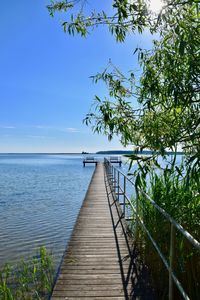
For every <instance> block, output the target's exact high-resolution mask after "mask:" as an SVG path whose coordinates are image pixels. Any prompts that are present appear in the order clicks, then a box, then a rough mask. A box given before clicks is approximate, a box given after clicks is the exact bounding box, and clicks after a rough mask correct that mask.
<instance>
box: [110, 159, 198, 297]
mask: <svg viewBox="0 0 200 300" xmlns="http://www.w3.org/2000/svg"><path fill="white" fill-rule="evenodd" d="M104 165H105V170H106V175H107V178H108V182H109V186H110V188H111V191H112V192H113V194H114V197H115V199H117V200H118V201H119V195H123V202H122V203H120V204H121V205H123V209H122V211H123V215H122V216H123V217H124V218H125V219H126V220H130V218H129V216H127V215H126V206H127V205H128V206H129V207H130V208H131V210H132V211H133V212H134V213H135V214H136V221H137V222H138V221H139V223H140V225H141V226H142V227H143V229H144V230H145V232H146V234H147V236H148V237H149V239H150V241H151V242H152V244H153V246H154V248H155V249H156V251H157V252H158V254H159V256H160V258H161V260H162V261H163V263H164V265H165V267H166V269H167V270H168V273H169V300H172V299H173V282H174V283H175V284H176V286H177V288H178V289H179V291H180V293H181V294H182V296H183V298H184V299H186V300H190V298H189V296H188V295H187V294H186V292H185V291H184V289H183V287H182V285H181V283H180V281H179V280H178V278H177V277H176V275H175V273H174V272H173V263H174V244H175V230H174V229H175V228H176V229H177V230H178V231H179V232H180V233H181V234H182V235H183V236H184V237H185V238H186V239H187V240H188V241H189V242H190V243H191V244H192V245H193V246H194V247H195V248H196V249H197V250H199V251H200V243H199V242H198V241H197V240H196V239H195V238H194V237H193V236H192V235H191V234H190V233H189V232H188V231H187V230H185V229H184V228H183V227H182V226H181V225H180V224H179V223H177V222H176V221H175V220H174V219H173V218H172V217H171V216H170V215H169V214H168V213H167V212H166V211H165V210H164V209H162V208H161V207H160V206H159V205H157V204H156V202H155V201H153V200H152V199H151V198H150V197H149V196H148V195H147V194H146V193H145V192H144V191H142V190H141V189H137V191H138V192H140V193H142V194H143V196H145V199H147V200H148V201H149V202H150V203H151V204H152V205H153V206H154V207H155V208H156V210H158V211H159V212H160V213H161V214H162V216H164V218H165V219H166V220H167V221H169V222H170V224H171V228H170V254H169V263H168V262H167V260H166V259H165V257H164V255H163V254H162V252H161V250H160V249H159V246H158V245H157V243H156V241H155V240H154V238H153V237H152V235H151V233H150V232H149V230H148V228H147V227H146V225H145V224H144V222H143V220H142V218H141V216H140V215H139V203H138V197H137V196H136V205H135V206H134V205H133V203H132V202H131V199H130V198H129V197H128V195H127V182H129V183H130V184H131V185H132V186H133V188H135V183H134V182H133V181H132V180H130V179H129V178H128V177H127V176H126V175H125V174H124V173H123V172H121V171H120V170H118V169H117V168H116V167H114V166H113V165H112V164H111V163H110V162H109V161H108V160H107V159H106V158H105V159H104ZM120 176H121V177H123V187H121V186H120ZM119 191H121V193H119ZM136 230H137V229H136Z"/></svg>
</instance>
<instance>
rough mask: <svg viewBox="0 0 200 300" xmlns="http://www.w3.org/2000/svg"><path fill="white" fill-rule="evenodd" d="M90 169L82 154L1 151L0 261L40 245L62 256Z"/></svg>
mask: <svg viewBox="0 0 200 300" xmlns="http://www.w3.org/2000/svg"><path fill="white" fill-rule="evenodd" d="M93 171H94V166H92V165H90V166H87V167H85V168H83V164H82V156H81V155H39V154H36V155H31V154H25V155H24V154H15V155H14V154H9V155H5V154H0V266H2V265H3V264H4V263H5V262H12V263H13V262H16V261H17V260H18V259H20V258H21V257H25V258H26V257H31V256H33V255H35V254H36V249H38V248H39V247H40V246H41V245H45V246H46V247H47V248H48V249H49V250H51V251H52V252H53V254H54V256H55V260H56V262H57V263H58V262H59V261H60V259H61V257H62V254H63V251H64V249H65V248H66V245H67V241H68V240H69V238H70V235H71V232H72V229H73V226H74V223H75V221H76V217H77V214H78V212H79V209H80V207H81V204H82V201H83V199H84V196H85V193H86V191H87V188H88V184H89V182H90V179H91V176H92V174H93Z"/></svg>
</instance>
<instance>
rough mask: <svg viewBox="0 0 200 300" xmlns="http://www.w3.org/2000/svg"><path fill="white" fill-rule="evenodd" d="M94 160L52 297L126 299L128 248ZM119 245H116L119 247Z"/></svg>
mask: <svg viewBox="0 0 200 300" xmlns="http://www.w3.org/2000/svg"><path fill="white" fill-rule="evenodd" d="M118 221H119V216H118V213H117V209H116V207H115V205H112V206H111V205H110V203H109V196H108V193H107V190H106V185H105V178H104V168H103V164H101V163H98V164H97V167H96V169H95V172H94V174H93V176H92V180H91V183H90V185H89V188H88V191H87V194H86V197H85V199H84V202H83V204H82V207H81V210H80V212H79V215H78V218H77V221H76V224H75V227H74V230H73V233H72V236H71V239H70V242H69V244H68V248H67V250H66V252H65V255H64V257H63V260H62V264H61V267H60V273H59V276H58V279H57V281H56V284H55V286H54V290H53V294H52V297H51V299H52V300H61V299H62V300H68V299H69V300H75V299H76V300H78V299H81V300H84V299H94V300H95V299H98V300H101V299H104V300H106V299H109V300H121V299H128V298H127V293H128V290H129V288H128V283H127V282H126V284H125V280H126V276H128V275H127V274H128V272H129V271H130V270H129V267H130V259H129V258H128V259H127V258H126V257H128V255H129V251H128V248H127V244H126V239H125V237H124V234H123V230H122V227H121V226H117V227H116V228H115V226H114V225H115V224H117V225H118V223H119V222H118ZM119 248H120V249H119Z"/></svg>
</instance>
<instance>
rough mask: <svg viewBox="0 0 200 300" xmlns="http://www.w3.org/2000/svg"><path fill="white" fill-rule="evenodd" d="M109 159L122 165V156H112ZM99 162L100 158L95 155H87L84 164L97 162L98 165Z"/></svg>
mask: <svg viewBox="0 0 200 300" xmlns="http://www.w3.org/2000/svg"><path fill="white" fill-rule="evenodd" d="M108 160H109V161H110V162H111V163H112V164H119V166H120V167H121V165H122V159H121V156H110V157H109V158H108ZM97 163H98V159H97V158H96V157H94V156H88V157H85V158H84V159H83V166H84V167H85V166H86V164H95V165H96V166H97Z"/></svg>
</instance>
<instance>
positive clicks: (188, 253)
mask: <svg viewBox="0 0 200 300" xmlns="http://www.w3.org/2000/svg"><path fill="white" fill-rule="evenodd" d="M147 181H148V184H147V183H146V182H147ZM140 186H142V188H143V189H145V191H146V193H147V194H148V195H149V196H150V197H151V198H152V199H153V200H154V201H155V202H156V203H157V204H158V205H159V206H160V207H161V208H163V209H164V210H165V211H166V212H168V213H169V214H170V215H171V216H172V217H173V218H174V219H175V220H176V221H177V222H178V223H180V224H181V225H182V226H183V227H184V229H186V230H187V231H189V233H191V234H192V235H193V236H194V237H195V238H196V239H197V240H200V230H199V220H200V185H199V178H198V177H196V176H192V174H191V173H189V172H188V170H185V169H184V167H183V166H181V167H179V168H178V167H176V168H174V169H173V170H167V169H165V170H164V171H159V172H157V171H155V170H151V171H150V173H149V175H148V180H147V178H145V179H144V180H142V179H141V178H140ZM138 197H139V198H138V200H139V201H138V202H139V213H140V217H141V218H142V219H143V222H144V224H145V225H146V227H147V228H148V230H149V231H150V233H151V235H152V237H153V238H154V240H155V241H156V243H157V244H158V246H159V248H160V249H161V251H162V253H163V254H164V257H165V258H166V259H167V261H168V262H169V244H170V243H169V241H170V224H169V222H168V221H167V220H166V219H165V218H163V216H162V215H161V213H160V212H158V211H157V210H156V209H155V207H154V206H153V205H152V204H151V203H150V201H148V200H147V199H146V198H145V197H144V196H143V195H142V194H141V193H139V196H138ZM134 201H135V199H134ZM138 246H139V248H140V252H141V255H142V256H143V259H144V260H145V262H146V264H147V266H148V267H149V270H150V272H151V274H152V278H153V280H154V285H155V286H156V287H157V290H158V298H159V299H167V297H168V272H166V270H165V268H164V266H163V263H162V262H161V260H160V258H159V256H158V254H157V252H156V250H155V249H154V247H153V246H152V243H151V242H150V240H149V239H148V237H147V235H146V234H145V233H144V232H143V230H142V229H141V228H140V229H139V238H138ZM174 270H175V274H176V275H177V277H178V278H179V280H180V282H181V283H182V285H183V287H184V289H185V291H186V292H187V293H188V295H189V296H190V298H191V299H199V295H200V284H199V283H200V253H199V252H198V251H197V250H196V249H194V247H193V246H192V245H191V244H190V243H189V242H188V240H187V239H186V238H184V237H183V236H182V235H181V234H180V233H179V232H177V231H176V233H175V263H174ZM174 297H175V298H174V299H182V298H181V296H180V295H179V292H178V291H177V290H176V288H175V289H174Z"/></svg>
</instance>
